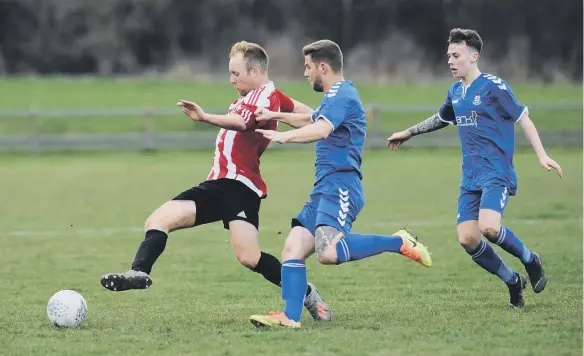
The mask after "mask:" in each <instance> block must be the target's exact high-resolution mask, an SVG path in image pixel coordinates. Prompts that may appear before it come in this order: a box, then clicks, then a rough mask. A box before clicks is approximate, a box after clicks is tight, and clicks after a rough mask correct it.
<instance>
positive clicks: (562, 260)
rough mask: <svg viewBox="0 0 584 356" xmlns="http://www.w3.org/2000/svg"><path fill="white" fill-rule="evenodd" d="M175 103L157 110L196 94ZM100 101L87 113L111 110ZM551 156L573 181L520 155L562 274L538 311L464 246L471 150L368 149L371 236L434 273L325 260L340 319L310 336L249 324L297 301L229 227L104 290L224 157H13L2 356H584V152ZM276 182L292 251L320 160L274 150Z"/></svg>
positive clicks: (530, 240) (528, 232)
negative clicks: (62, 299) (148, 280)
mask: <svg viewBox="0 0 584 356" xmlns="http://www.w3.org/2000/svg"><path fill="white" fill-rule="evenodd" d="M3 88H4V89H3V90H6V85H3ZM187 88H188V87H187V86H185V87H183V89H185V91H186V89H187ZM171 94H172V95H170V94H168V95H167V96H166V97H165V99H164V100H162V98H161V99H160V101H159V102H158V103H163V102H166V101H168V100H175V99H176V98H175V96H178V95H179V94H180V96H182V95H184V93H180V90H177V91H174V92H171ZM104 95H106V96H107V95H108V94H104ZM33 97H34V95H33ZM109 97H111V98H112V101H114V99H113V98H114V97H115V96H111V95H110V96H109ZM154 97H156V96H153V98H154ZM211 97H212V95H211V96H209V98H211ZM433 98H435V100H438V96H434V97H433ZM63 100H73V99H63ZM208 100H209V103H211V100H212V99H208ZM96 101H97V102H96V103H95V105H91V104H92V102H91V101H88V102H83V103H79V106H98V104H99V105H108V103H109V104H111V102H109V101H108V100H105V99H104V97H100V98H98V99H96ZM49 102H50V100H47V101H46V103H49ZM22 103H23V102H22V101H21V104H22ZM115 103H116V104H117V105H125V104H126V103H125V101H124V100H123V99H122V98H118V99H117V101H115ZM53 104H54V106H63V105H65V103H63V102H61V103H53ZM218 104H220V103H219V102H218ZM549 153H550V155H551V156H552V157H553V158H555V159H556V160H558V161H559V162H560V163H561V164H562V166H563V168H564V172H565V177H564V178H563V179H559V178H558V177H557V176H555V175H554V174H552V173H548V172H545V171H544V170H542V169H541V168H540V167H539V165H538V163H537V159H536V158H535V156H534V155H533V154H532V153H530V151H527V152H524V151H520V152H518V154H517V157H516V166H517V169H518V173H519V180H520V188H519V192H518V196H517V197H514V198H512V199H511V203H510V204H509V206H508V208H507V211H506V217H505V219H504V223H505V224H507V225H508V226H510V227H511V228H512V229H513V231H514V232H516V233H517V234H518V235H519V236H520V237H522V238H523V239H524V240H525V241H526V242H527V244H528V245H529V246H530V247H532V248H533V249H534V250H536V251H538V252H540V253H541V255H542V257H543V259H544V263H545V266H546V268H547V272H548V275H549V278H550V283H549V284H548V288H547V289H546V290H545V292H543V293H542V294H539V295H535V294H533V293H532V292H531V291H530V290H528V291H527V294H526V303H527V306H526V309H525V311H523V312H517V311H511V310H508V308H507V291H506V287H505V286H504V285H503V284H502V283H501V282H499V281H498V280H497V279H496V278H495V277H493V276H491V275H489V274H487V273H486V272H484V271H483V270H481V269H480V268H479V267H478V266H476V265H475V264H474V263H473V262H472V261H471V259H470V257H469V256H468V255H467V254H466V253H465V252H464V251H463V250H462V249H461V248H460V246H459V245H458V242H457V238H456V232H455V226H454V222H455V215H456V213H455V212H456V197H457V193H458V183H459V165H460V162H459V159H460V158H459V152H458V151H457V150H432V151H426V150H422V149H420V150H404V151H401V152H397V153H389V152H384V151H368V152H366V154H365V164H364V171H365V174H366V176H365V180H364V184H365V189H366V199H367V203H366V206H365V208H364V210H363V212H362V213H361V215H360V216H359V219H358V221H357V222H356V224H355V226H354V230H355V231H359V232H371V233H391V232H393V231H395V230H397V229H399V228H401V227H403V226H404V225H405V224H408V223H409V224H410V226H411V227H412V228H414V229H415V230H416V232H417V233H418V234H419V235H420V236H421V239H423V241H424V242H425V243H426V244H427V245H429V247H430V249H431V251H432V253H433V258H434V267H433V268H432V269H425V268H423V267H421V266H419V265H417V264H415V263H413V262H412V261H410V260H406V259H405V258H403V257H401V256H398V255H382V256H376V257H374V258H372V259H368V260H365V261H360V262H356V263H350V264H346V265H342V266H335V267H330V266H320V265H318V264H317V263H315V261H314V260H310V261H309V262H308V268H309V279H310V280H311V281H313V282H314V283H316V284H317V286H318V287H319V289H320V291H321V292H322V294H323V296H324V297H325V298H326V300H327V301H328V302H329V303H330V305H331V307H332V308H333V311H334V321H333V322H332V323H330V324H324V325H323V324H316V323H314V322H313V321H312V320H311V319H310V317H309V316H308V315H306V313H305V315H304V319H303V329H301V330H297V331H290V330H274V331H267V332H259V331H256V330H255V329H254V328H253V327H252V325H251V324H250V323H249V322H248V317H249V315H251V314H254V313H261V312H267V311H269V310H276V309H279V308H281V307H282V304H281V302H280V296H279V290H278V289H277V288H275V287H273V286H271V285H269V284H268V283H267V282H266V281H264V280H263V278H262V277H261V276H259V275H256V274H254V273H251V272H249V271H247V270H245V269H244V268H242V267H240V266H239V265H238V263H237V261H236V260H235V258H234V256H233V253H232V251H231V246H230V243H229V241H228V235H227V232H226V231H224V230H223V229H222V227H221V225H220V224H215V225H209V226H204V227H201V228H197V229H193V230H186V231H181V232H177V233H174V234H173V235H172V236H171V238H170V239H169V243H168V246H167V249H166V252H165V254H164V255H163V256H162V257H161V258H160V260H159V263H158V264H157V265H156V266H155V270H154V272H153V275H152V276H153V279H154V285H153V286H152V288H151V289H149V290H147V291H140V292H134V291H132V292H126V293H120V294H114V293H111V292H109V291H106V290H105V289H103V288H102V287H101V285H100V283H99V277H100V276H101V275H102V274H103V273H106V272H112V271H123V270H125V269H127V268H128V267H129V263H130V262H131V259H132V258H133V255H134V253H135V249H136V247H137V246H138V244H139V242H140V241H141V240H142V238H143V237H142V232H141V229H142V228H141V226H142V224H143V222H144V219H145V218H146V217H147V216H148V214H149V213H150V212H151V211H152V209H153V208H155V207H157V206H158V205H159V204H160V203H161V202H163V201H164V200H166V199H168V198H170V197H172V196H174V195H175V194H176V193H178V192H180V191H182V190H183V189H185V188H187V187H190V186H191V185H193V184H196V183H198V182H199V181H200V180H202V179H204V177H206V174H207V173H208V170H209V165H210V162H211V154H212V153H211V149H210V150H209V152H203V151H202V152H173V153H158V154H138V153H111V154H106V153H88V154H70V155H64V154H62V155H38V156H35V157H29V156H23V155H3V156H0V180H1V181H2V189H1V190H0V201H2V202H3V204H2V205H0V226H2V234H0V243H1V249H0V260H1V261H2V263H1V266H2V267H1V272H2V273H1V275H2V287H1V288H0V300H2V302H3V305H4V307H3V308H2V309H1V310H0V345H1V349H0V354H4V355H25V354H26V355H28V354H34V355H41V354H59V355H80V354H91V355H179V354H180V355H183V354H184V355H186V354H189V355H468V354H471V353H475V354H477V355H503V354H508V355H546V354H549V355H582V282H583V279H582V272H583V271H582V253H583V250H582V151H581V149H580V150H564V149H553V150H551V151H550V152H549ZM263 172H264V175H265V178H266V180H267V182H268V184H269V189H270V196H269V198H268V199H267V200H266V201H265V203H264V205H263V207H262V215H261V229H260V238H261V243H262V246H263V248H264V249H265V250H267V251H269V252H272V253H274V254H276V255H277V256H279V254H280V251H281V248H282V245H283V241H284V238H285V236H286V234H287V231H288V227H289V219H290V217H291V216H293V215H294V214H295V213H296V212H297V211H298V210H299V208H300V207H301V205H302V204H303V203H304V201H305V199H306V197H307V195H308V193H309V191H310V189H311V184H312V179H313V177H312V174H313V153H312V152H309V151H278V152H276V151H268V152H267V153H266V154H265V156H264V159H263ZM497 250H498V251H501V250H500V249H498V248H497ZM502 256H503V257H504V258H505V260H506V261H507V262H508V263H509V264H510V265H511V266H512V267H514V268H517V269H518V270H521V266H520V264H519V262H518V261H517V260H516V259H514V258H512V257H511V256H509V255H507V254H505V253H503V252H502ZM60 289H75V290H77V291H79V292H80V293H82V294H83V296H84V297H85V298H86V300H87V302H88V305H89V314H88V319H87V321H86V324H85V325H84V326H83V327H82V328H81V329H78V330H58V329H55V328H54V327H52V326H51V325H49V323H48V321H47V318H46V303H47V301H48V299H49V297H50V296H51V295H52V294H53V293H55V292H56V291H58V290H60Z"/></svg>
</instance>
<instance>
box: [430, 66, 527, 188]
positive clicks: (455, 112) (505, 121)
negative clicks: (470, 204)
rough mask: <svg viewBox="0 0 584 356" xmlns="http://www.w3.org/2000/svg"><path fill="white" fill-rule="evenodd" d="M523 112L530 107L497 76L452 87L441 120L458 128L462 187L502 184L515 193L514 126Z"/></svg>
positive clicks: (481, 77) (488, 75)
mask: <svg viewBox="0 0 584 356" xmlns="http://www.w3.org/2000/svg"><path fill="white" fill-rule="evenodd" d="M524 113H527V107H525V106H523V105H521V104H519V102H518V101H517V99H515V96H514V95H513V91H512V90H511V87H510V86H509V84H507V83H506V82H505V81H503V80H502V79H500V78H498V77H495V76H494V75H491V74H488V73H483V74H481V75H480V76H479V77H478V78H477V79H476V80H475V81H473V82H472V83H471V84H470V86H469V87H468V88H467V87H465V86H464V85H463V84H462V82H460V81H459V82H456V83H454V84H453V85H452V86H451V87H450V89H449V90H448V95H447V96H446V100H445V101H444V104H443V105H442V107H441V108H440V118H441V119H442V120H443V121H447V122H449V123H451V124H454V125H456V126H458V135H459V137H460V141H461V146H462V147H461V148H462V179H461V186H462V187H463V188H465V189H468V190H482V189H483V188H484V187H485V186H488V185H492V184H503V185H504V186H506V187H509V190H510V193H511V195H514V194H515V192H516V190H517V175H516V173H515V167H514V166H513V153H514V151H515V127H514V124H515V123H516V122H518V121H519V120H520V119H521V117H522V116H523V114H524Z"/></svg>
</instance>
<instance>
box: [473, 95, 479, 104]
mask: <svg viewBox="0 0 584 356" xmlns="http://www.w3.org/2000/svg"><path fill="white" fill-rule="evenodd" d="M472 103H473V104H475V105H480V104H481V94H479V93H477V95H475V97H474V100H473V102H472Z"/></svg>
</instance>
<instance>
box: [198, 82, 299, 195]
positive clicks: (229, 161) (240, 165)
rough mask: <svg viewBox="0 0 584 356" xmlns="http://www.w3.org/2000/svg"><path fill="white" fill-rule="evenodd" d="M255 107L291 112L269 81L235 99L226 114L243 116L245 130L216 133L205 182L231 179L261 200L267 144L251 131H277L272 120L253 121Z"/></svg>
mask: <svg viewBox="0 0 584 356" xmlns="http://www.w3.org/2000/svg"><path fill="white" fill-rule="evenodd" d="M259 107H263V108H267V109H268V110H271V111H276V112H280V111H282V112H292V110H293V109H294V103H293V102H292V100H291V99H290V98H289V97H287V96H286V95H284V94H282V92H280V91H279V90H277V89H276V88H275V86H274V83H273V82H269V83H268V84H265V85H263V86H261V87H260V88H258V89H256V90H253V91H251V92H249V93H248V94H247V95H245V96H242V97H240V98H239V99H237V100H235V101H234V102H233V103H232V104H231V106H229V113H230V114H238V115H240V116H241V117H243V119H244V120H245V124H246V127H247V130H245V131H233V130H227V129H221V130H220V131H219V134H218V135H217V141H216V142H215V157H214V159H213V167H212V169H211V173H209V176H208V177H207V180H215V179H221V178H227V179H235V180H238V181H240V182H242V183H243V184H245V185H246V186H247V187H248V188H250V189H251V190H253V191H254V192H256V194H258V195H259V196H260V197H261V198H264V197H266V195H267V193H268V192H267V187H266V184H265V183H264V181H263V179H262V176H261V173H260V157H261V155H262V154H263V153H264V151H265V150H266V148H267V147H268V145H269V143H270V141H269V140H268V139H266V138H264V137H263V136H262V135H261V134H259V133H257V132H255V129H256V128H262V129H266V130H277V128H278V123H277V121H275V120H270V121H260V122H257V121H256V116H255V114H254V113H255V111H256V110H257V108H259Z"/></svg>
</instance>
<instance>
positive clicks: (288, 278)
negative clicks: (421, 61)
mask: <svg viewBox="0 0 584 356" xmlns="http://www.w3.org/2000/svg"><path fill="white" fill-rule="evenodd" d="M303 54H304V61H305V72H304V76H306V77H308V79H309V80H310V82H311V84H312V88H313V89H314V90H315V91H317V92H324V93H325V95H324V97H323V99H322V101H321V104H320V106H319V107H318V108H317V109H316V111H315V112H314V113H312V115H310V114H289V113H274V112H270V111H268V110H266V109H258V111H259V112H256V115H258V120H262V119H277V120H280V121H283V122H285V123H287V124H289V125H291V126H293V127H297V129H295V130H291V131H286V132H277V131H271V130H256V131H258V132H260V133H262V134H263V135H264V137H266V138H268V139H270V140H271V141H273V142H278V143H288V142H290V143H308V142H316V181H315V184H314V187H313V190H312V192H311V194H310V197H309V199H308V202H306V204H305V205H304V207H303V208H302V210H301V211H300V213H299V214H298V215H297V216H296V217H295V218H294V219H292V229H291V231H290V234H289V235H288V238H287V239H286V243H285V246H284V249H283V251H282V259H283V261H284V263H283V264H282V298H283V299H284V301H285V309H284V312H271V313H270V314H268V315H253V316H251V318H250V321H251V322H252V323H253V324H254V325H255V326H257V327H266V326H284V327H292V328H298V327H300V319H301V314H302V303H303V299H304V295H305V293H306V288H307V281H306V266H305V264H304V261H305V260H306V258H308V257H309V256H310V255H312V254H313V253H314V252H316V255H317V258H318V261H319V262H320V263H322V264H333V265H334V264H341V263H346V262H350V261H357V260H360V259H363V258H367V257H370V256H374V255H378V254H380V253H383V252H394V253H400V254H402V255H404V256H406V257H408V258H410V259H412V260H414V261H416V262H418V263H420V264H422V265H424V266H426V267H431V266H432V259H431V257H430V253H429V252H428V250H427V248H426V247H425V246H424V245H422V244H421V243H419V242H418V241H417V239H416V237H414V236H413V235H412V234H411V233H410V232H409V231H406V230H400V231H398V232H396V233H395V234H394V235H393V236H383V235H363V234H355V233H352V232H351V226H352V224H353V222H354V221H355V219H356V218H357V215H358V214H359V212H360V211H361V209H362V207H363V204H364V197H363V187H362V185H361V179H362V172H361V162H362V150H363V143H364V141H365V131H366V122H365V110H364V109H363V105H362V103H361V99H360V97H359V93H358V92H357V89H355V87H354V86H353V83H352V82H350V81H347V80H345V79H344V78H343V55H342V52H341V49H340V48H339V46H338V45H337V44H336V43H334V42H332V41H328V40H322V41H317V42H315V43H312V44H309V45H307V46H305V47H304V48H303ZM320 308H321V310H320V312H322V313H326V312H327V310H326V309H325V308H326V306H324V305H322V306H320Z"/></svg>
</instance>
